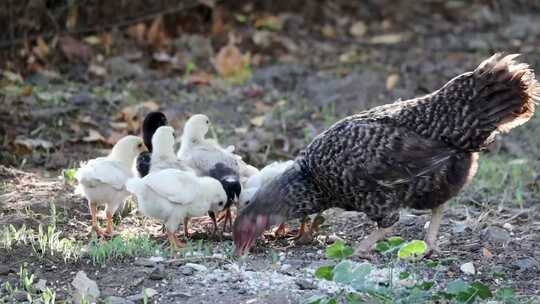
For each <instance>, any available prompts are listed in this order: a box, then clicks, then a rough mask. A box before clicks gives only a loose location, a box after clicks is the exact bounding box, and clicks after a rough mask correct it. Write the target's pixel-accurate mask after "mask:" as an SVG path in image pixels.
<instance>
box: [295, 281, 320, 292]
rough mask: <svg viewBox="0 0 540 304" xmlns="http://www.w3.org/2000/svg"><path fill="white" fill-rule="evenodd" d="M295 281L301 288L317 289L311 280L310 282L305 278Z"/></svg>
mask: <svg viewBox="0 0 540 304" xmlns="http://www.w3.org/2000/svg"><path fill="white" fill-rule="evenodd" d="M295 283H296V285H298V287H300V289H302V290H312V289H317V286H316V285H315V284H314V283H313V282H310V281H308V280H306V279H298V280H296V281H295Z"/></svg>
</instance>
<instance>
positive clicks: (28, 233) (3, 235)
mask: <svg viewBox="0 0 540 304" xmlns="http://www.w3.org/2000/svg"><path fill="white" fill-rule="evenodd" d="M32 239H33V231H32V229H27V228H26V225H24V224H23V225H22V226H21V228H19V229H17V228H15V226H13V225H11V224H10V225H9V226H4V227H3V229H2V231H1V232H0V248H4V249H7V250H12V248H13V246H14V245H21V244H24V245H26V244H28V243H30V242H32Z"/></svg>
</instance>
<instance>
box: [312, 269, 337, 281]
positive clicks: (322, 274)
mask: <svg viewBox="0 0 540 304" xmlns="http://www.w3.org/2000/svg"><path fill="white" fill-rule="evenodd" d="M333 269H334V266H321V267H319V268H317V270H315V277H316V278H318V279H325V280H328V281H331V280H332V270H333Z"/></svg>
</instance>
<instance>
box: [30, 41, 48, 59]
mask: <svg viewBox="0 0 540 304" xmlns="http://www.w3.org/2000/svg"><path fill="white" fill-rule="evenodd" d="M33 52H34V54H36V55H37V56H38V57H39V58H40V59H41V60H45V59H46V58H47V56H49V54H50V52H51V50H50V49H49V46H48V45H47V42H45V40H43V37H41V36H39V37H38V38H37V39H36V46H35V47H34V49H33Z"/></svg>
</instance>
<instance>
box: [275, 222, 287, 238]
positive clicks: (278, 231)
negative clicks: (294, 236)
mask: <svg viewBox="0 0 540 304" xmlns="http://www.w3.org/2000/svg"><path fill="white" fill-rule="evenodd" d="M285 235H287V229H286V228H285V223H281V224H279V226H278V227H277V229H276V231H274V237H276V238H279V237H283V236H285Z"/></svg>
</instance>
